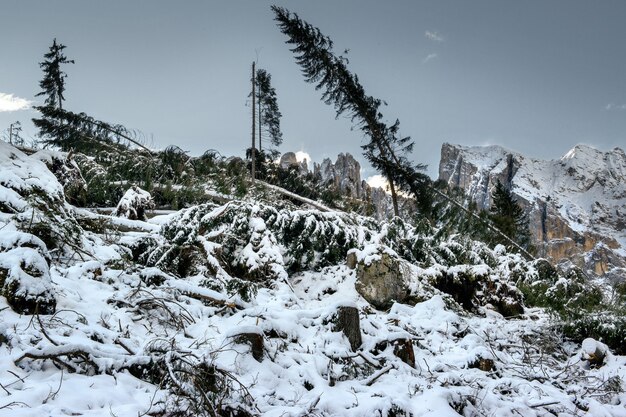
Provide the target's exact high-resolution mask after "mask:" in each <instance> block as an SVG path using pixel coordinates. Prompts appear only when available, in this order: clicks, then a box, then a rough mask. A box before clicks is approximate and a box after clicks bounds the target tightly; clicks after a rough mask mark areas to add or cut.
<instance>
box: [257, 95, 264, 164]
mask: <svg viewBox="0 0 626 417" xmlns="http://www.w3.org/2000/svg"><path fill="white" fill-rule="evenodd" d="M259 93H260V91H259ZM257 106H258V107H259V112H258V114H259V152H261V150H262V148H263V146H262V140H261V126H262V123H261V97H260V94H259V100H258V103H257Z"/></svg>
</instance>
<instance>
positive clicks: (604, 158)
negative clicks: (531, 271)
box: [439, 143, 626, 276]
mask: <svg viewBox="0 0 626 417" xmlns="http://www.w3.org/2000/svg"><path fill="white" fill-rule="evenodd" d="M439 179H440V180H444V181H446V182H447V183H448V184H449V185H451V186H458V187H461V188H463V189H464V190H465V191H466V193H467V194H468V196H469V197H470V198H471V199H473V200H474V201H476V202H477V204H478V206H479V207H480V208H483V209H487V208H489V205H490V198H491V197H490V196H491V191H492V189H493V187H494V186H495V184H496V183H497V182H498V181H501V182H502V183H503V184H505V185H507V186H509V187H510V188H511V190H512V191H513V193H514V194H515V195H517V196H518V198H519V202H520V203H521V204H522V205H523V206H524V207H525V208H526V209H527V211H528V213H529V216H530V223H531V229H532V230H531V231H532V235H533V239H534V244H535V245H536V247H537V249H538V254H539V255H540V256H545V257H548V258H552V259H553V260H554V261H557V262H558V261H563V260H569V261H571V262H573V263H575V264H577V265H579V266H584V267H585V268H586V269H587V270H588V272H592V273H593V274H595V275H597V276H604V275H607V274H608V275H613V274H619V273H620V270H621V273H622V274H623V269H621V268H624V267H626V154H625V153H624V151H623V150H622V149H620V148H615V149H613V150H611V151H608V152H602V151H600V150H597V149H594V148H592V147H590V146H586V145H577V146H575V147H574V148H573V149H572V150H570V151H569V152H567V153H566V154H565V155H564V156H563V157H562V158H560V159H558V160H550V161H545V160H539V159H533V158H528V157H526V156H524V155H521V154H519V153H516V152H513V151H510V150H507V149H504V148H502V147H500V146H476V147H465V146H460V145H451V144H448V143H444V144H443V146H442V149H441V161H440V164H439Z"/></svg>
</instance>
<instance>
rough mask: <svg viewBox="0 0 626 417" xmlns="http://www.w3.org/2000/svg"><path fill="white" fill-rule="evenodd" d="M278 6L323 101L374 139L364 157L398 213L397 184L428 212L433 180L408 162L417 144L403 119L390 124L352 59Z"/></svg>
mask: <svg viewBox="0 0 626 417" xmlns="http://www.w3.org/2000/svg"><path fill="white" fill-rule="evenodd" d="M272 10H273V11H274V14H275V20H276V21H277V22H278V26H279V27H280V30H281V31H282V32H283V33H284V34H285V35H287V36H288V38H289V39H288V41H287V43H289V44H292V45H294V47H293V48H292V49H291V51H292V52H294V54H295V55H296V62H297V63H298V64H299V65H300V67H301V68H302V72H303V75H304V77H305V80H306V81H307V82H309V83H314V84H316V86H315V87H316V89H318V90H322V91H323V93H322V100H323V101H324V102H325V103H326V104H329V105H333V106H334V107H335V110H336V114H337V117H339V116H340V115H344V114H345V115H348V116H349V117H350V118H351V120H352V122H353V123H354V124H355V126H356V127H358V128H359V129H361V131H362V132H363V134H364V135H365V136H366V137H368V138H369V142H368V143H367V144H365V145H363V146H362V148H363V150H364V156H365V157H366V158H367V160H368V161H369V162H370V163H371V164H372V166H373V167H374V168H375V169H376V170H378V171H379V172H381V173H382V174H383V175H384V176H385V177H386V178H387V181H388V182H389V188H390V191H391V195H392V199H393V206H394V213H395V215H396V216H397V215H398V214H399V210H398V199H397V191H396V187H399V188H401V189H403V190H405V191H408V192H411V193H412V194H413V195H414V196H415V197H416V199H417V201H418V203H419V206H420V208H421V209H422V211H423V212H424V213H426V212H428V211H429V210H430V203H429V200H430V194H431V193H430V188H429V185H430V180H429V178H428V176H426V175H425V174H423V173H422V172H419V171H421V170H423V169H424V168H425V166H424V165H421V164H420V165H413V164H412V163H411V162H410V161H409V160H408V157H407V155H408V154H409V153H411V151H412V150H413V146H414V143H413V142H412V141H411V139H410V138H409V137H402V136H401V135H400V133H399V130H400V122H399V121H398V120H396V121H395V123H393V124H391V125H387V124H386V123H385V122H384V119H383V115H382V113H381V109H380V108H381V106H382V105H383V104H384V102H383V101H382V100H380V99H376V98H374V97H371V96H368V95H367V94H366V93H365V89H364V88H363V86H362V85H361V83H360V81H359V78H358V76H357V75H356V74H353V73H351V72H350V71H349V70H348V68H347V64H348V60H347V59H346V58H345V57H343V56H336V55H335V54H334V52H333V42H332V40H331V39H330V38H328V37H327V36H324V35H323V34H322V33H321V32H320V30H319V29H317V28H316V27H314V26H312V25H310V24H309V23H307V22H305V21H303V20H302V19H300V18H299V17H298V15H297V14H292V13H291V12H289V11H288V10H287V9H285V8H282V7H277V6H272Z"/></svg>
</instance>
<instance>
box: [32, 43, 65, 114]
mask: <svg viewBox="0 0 626 417" xmlns="http://www.w3.org/2000/svg"><path fill="white" fill-rule="evenodd" d="M65 48H66V47H65V45H63V44H60V43H57V40H56V38H55V39H54V40H53V41H52V46H50V51H48V53H46V54H45V55H44V60H43V62H40V63H39V67H41V68H42V69H43V74H44V76H43V79H42V80H41V81H40V82H39V86H40V87H41V90H42V91H41V92H39V93H38V94H36V95H35V97H38V96H46V100H45V104H46V105H47V106H52V107H58V108H59V109H62V108H63V101H64V100H65V96H64V95H63V93H64V92H65V78H66V77H67V74H66V73H65V72H63V71H62V70H61V65H62V64H73V63H74V60H73V59H67V57H66V56H65V54H64V53H63V50H64V49H65Z"/></svg>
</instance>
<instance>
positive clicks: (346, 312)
mask: <svg viewBox="0 0 626 417" xmlns="http://www.w3.org/2000/svg"><path fill="white" fill-rule="evenodd" d="M335 329H336V330H338V331H342V332H343V334H344V335H346V337H347V338H348V341H349V342H350V347H351V348H352V350H353V351H355V350H357V349H358V348H359V346H361V343H362V340H361V324H360V321H359V309H358V308H356V307H353V306H340V307H339V308H338V309H337V318H336V319H335Z"/></svg>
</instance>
